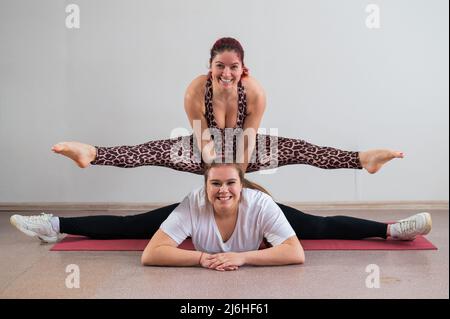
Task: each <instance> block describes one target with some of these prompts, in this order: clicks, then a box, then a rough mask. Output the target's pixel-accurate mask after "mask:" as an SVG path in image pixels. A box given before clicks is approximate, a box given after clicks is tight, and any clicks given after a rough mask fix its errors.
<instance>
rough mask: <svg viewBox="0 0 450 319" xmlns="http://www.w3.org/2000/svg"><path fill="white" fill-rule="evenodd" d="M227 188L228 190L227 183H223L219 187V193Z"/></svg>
mask: <svg viewBox="0 0 450 319" xmlns="http://www.w3.org/2000/svg"><path fill="white" fill-rule="evenodd" d="M226 190H228V188H227V185H225V184H223V185H221V186H220V188H219V193H221V192H225V191H226Z"/></svg>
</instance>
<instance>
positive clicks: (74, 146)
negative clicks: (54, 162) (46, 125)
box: [52, 142, 97, 168]
mask: <svg viewBox="0 0 450 319" xmlns="http://www.w3.org/2000/svg"><path fill="white" fill-rule="evenodd" d="M52 151H53V152H55V153H57V154H61V155H64V156H67V157H69V158H71V159H72V160H73V161H74V162H75V163H77V165H78V166H79V167H81V168H85V167H88V166H89V165H90V163H91V162H92V161H93V160H95V158H96V156H97V150H96V149H95V147H94V146H92V145H89V144H84V143H79V142H61V143H58V144H55V145H53V147H52Z"/></svg>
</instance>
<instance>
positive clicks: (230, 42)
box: [209, 38, 249, 77]
mask: <svg viewBox="0 0 450 319" xmlns="http://www.w3.org/2000/svg"><path fill="white" fill-rule="evenodd" d="M224 51H234V52H236V54H237V55H238V57H239V59H240V60H241V63H242V69H243V72H242V77H245V76H247V75H248V74H249V70H248V69H247V67H246V66H245V64H244V49H243V48H242V45H241V44H240V43H239V41H238V40H236V39H234V38H220V39H219V40H217V41H216V42H215V43H214V45H213V47H212V48H211V56H210V58H209V65H210V66H211V63H212V60H214V58H215V56H216V55H217V54H219V53H222V52H224Z"/></svg>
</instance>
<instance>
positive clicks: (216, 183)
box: [211, 182, 220, 187]
mask: <svg viewBox="0 0 450 319" xmlns="http://www.w3.org/2000/svg"><path fill="white" fill-rule="evenodd" d="M211 184H213V185H214V186H218V187H220V184H219V183H218V182H212V183H211Z"/></svg>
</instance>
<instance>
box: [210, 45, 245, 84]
mask: <svg viewBox="0 0 450 319" xmlns="http://www.w3.org/2000/svg"><path fill="white" fill-rule="evenodd" d="M210 70H211V77H212V80H213V82H214V83H217V84H218V85H219V86H220V87H222V88H224V89H230V88H232V87H237V83H238V82H239V81H240V79H241V77H242V73H243V65H242V60H241V58H240V56H239V55H238V54H237V53H236V52H235V51H232V50H230V51H228V50H227V51H223V52H221V53H218V54H217V55H216V56H215V57H214V59H213V60H212V62H211V66H210Z"/></svg>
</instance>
